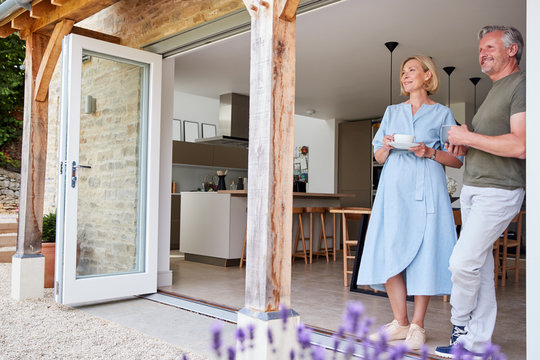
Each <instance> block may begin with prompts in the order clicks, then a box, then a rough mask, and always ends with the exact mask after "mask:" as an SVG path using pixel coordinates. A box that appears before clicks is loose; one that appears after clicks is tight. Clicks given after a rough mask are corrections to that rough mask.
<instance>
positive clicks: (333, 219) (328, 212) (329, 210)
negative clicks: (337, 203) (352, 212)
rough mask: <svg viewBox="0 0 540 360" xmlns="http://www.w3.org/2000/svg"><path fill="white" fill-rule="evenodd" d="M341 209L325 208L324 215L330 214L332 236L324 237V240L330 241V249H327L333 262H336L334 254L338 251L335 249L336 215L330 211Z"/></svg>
mask: <svg viewBox="0 0 540 360" xmlns="http://www.w3.org/2000/svg"><path fill="white" fill-rule="evenodd" d="M340 209H342V208H341V207H328V208H326V213H327V214H331V215H332V235H326V238H327V239H332V248H329V249H328V250H332V256H333V258H334V262H335V261H336V254H337V252H338V249H337V244H336V242H337V235H336V229H337V228H336V216H337V213H336V212H332V210H340ZM320 248H321V246H320V245H319V249H320Z"/></svg>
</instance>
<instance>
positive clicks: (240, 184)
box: [236, 177, 244, 190]
mask: <svg viewBox="0 0 540 360" xmlns="http://www.w3.org/2000/svg"><path fill="white" fill-rule="evenodd" d="M236 188H237V189H238V190H244V178H243V177H239V178H238V185H237V187H236Z"/></svg>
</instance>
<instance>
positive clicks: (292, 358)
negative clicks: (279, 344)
mask: <svg viewBox="0 0 540 360" xmlns="http://www.w3.org/2000/svg"><path fill="white" fill-rule="evenodd" d="M294 357H295V354H294V350H293V349H291V351H290V352H289V359H290V360H294Z"/></svg>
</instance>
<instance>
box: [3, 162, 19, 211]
mask: <svg viewBox="0 0 540 360" xmlns="http://www.w3.org/2000/svg"><path fill="white" fill-rule="evenodd" d="M20 184H21V175H20V174H18V173H15V172H11V171H7V170H4V169H1V168H0V213H2V212H16V211H17V209H18V208H19V188H20Z"/></svg>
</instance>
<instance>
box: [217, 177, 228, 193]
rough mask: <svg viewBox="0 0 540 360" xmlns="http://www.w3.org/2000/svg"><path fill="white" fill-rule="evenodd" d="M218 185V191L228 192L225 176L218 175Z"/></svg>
mask: <svg viewBox="0 0 540 360" xmlns="http://www.w3.org/2000/svg"><path fill="white" fill-rule="evenodd" d="M218 178H219V180H218V185H217V189H218V190H227V186H226V185H225V175H218Z"/></svg>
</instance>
